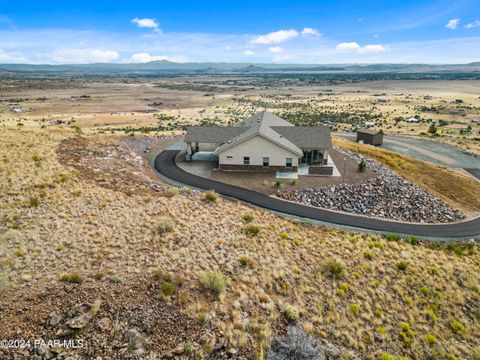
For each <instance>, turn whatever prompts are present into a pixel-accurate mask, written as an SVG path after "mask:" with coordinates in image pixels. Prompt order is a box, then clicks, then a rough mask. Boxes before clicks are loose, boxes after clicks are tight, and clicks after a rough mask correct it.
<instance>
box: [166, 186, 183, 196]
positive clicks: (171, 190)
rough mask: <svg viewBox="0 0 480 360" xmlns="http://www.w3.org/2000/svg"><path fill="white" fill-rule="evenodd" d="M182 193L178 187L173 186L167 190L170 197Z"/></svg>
mask: <svg viewBox="0 0 480 360" xmlns="http://www.w3.org/2000/svg"><path fill="white" fill-rule="evenodd" d="M179 193H180V191H179V190H178V188H176V187H171V188H169V189H168V190H167V196H168V197H175V196H177V195H178V194H179Z"/></svg>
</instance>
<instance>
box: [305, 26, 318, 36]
mask: <svg viewBox="0 0 480 360" xmlns="http://www.w3.org/2000/svg"><path fill="white" fill-rule="evenodd" d="M321 35H322V34H321V33H320V31H318V30H317V29H314V28H309V27H306V28H303V30H302V36H305V37H307V36H321Z"/></svg>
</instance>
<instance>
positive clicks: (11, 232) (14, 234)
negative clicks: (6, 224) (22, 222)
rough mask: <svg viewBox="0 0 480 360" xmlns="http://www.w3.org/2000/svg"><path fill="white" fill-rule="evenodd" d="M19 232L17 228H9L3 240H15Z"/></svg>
mask: <svg viewBox="0 0 480 360" xmlns="http://www.w3.org/2000/svg"><path fill="white" fill-rule="evenodd" d="M18 236H19V233H18V231H17V230H15V229H8V230H7V231H5V233H4V234H3V235H2V240H3V241H15V240H17V239H18Z"/></svg>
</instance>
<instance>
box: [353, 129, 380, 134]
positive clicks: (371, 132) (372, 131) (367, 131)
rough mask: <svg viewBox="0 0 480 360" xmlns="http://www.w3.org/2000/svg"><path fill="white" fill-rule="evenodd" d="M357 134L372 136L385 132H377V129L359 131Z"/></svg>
mask: <svg viewBox="0 0 480 360" xmlns="http://www.w3.org/2000/svg"><path fill="white" fill-rule="evenodd" d="M357 132H359V133H364V134H370V135H376V134H378V133H380V132H383V131H382V130H375V129H358V130H357Z"/></svg>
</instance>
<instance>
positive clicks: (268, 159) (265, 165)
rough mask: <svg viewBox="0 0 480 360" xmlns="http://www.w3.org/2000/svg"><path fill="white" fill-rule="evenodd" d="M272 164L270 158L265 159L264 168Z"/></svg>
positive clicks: (265, 157)
mask: <svg viewBox="0 0 480 360" xmlns="http://www.w3.org/2000/svg"><path fill="white" fill-rule="evenodd" d="M269 164H270V158H269V157H268V156H264V157H263V166H264V167H267V166H268V165H269Z"/></svg>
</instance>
